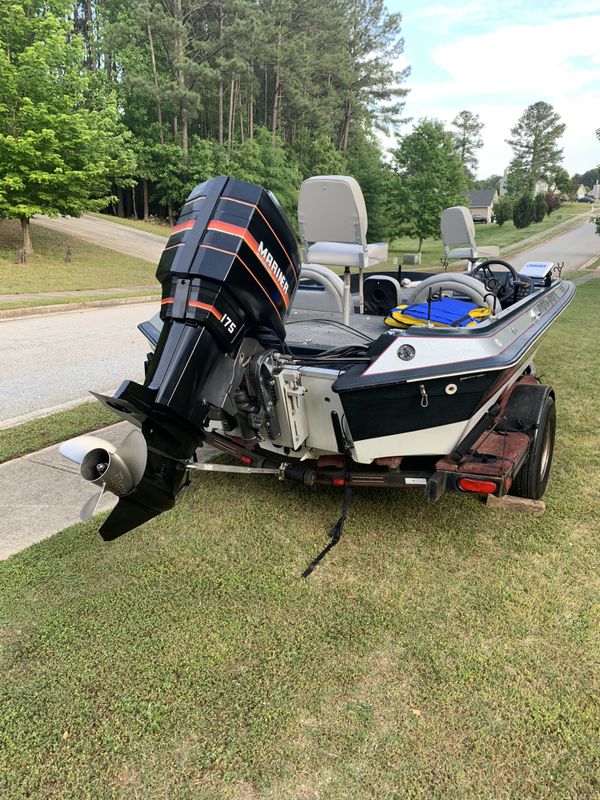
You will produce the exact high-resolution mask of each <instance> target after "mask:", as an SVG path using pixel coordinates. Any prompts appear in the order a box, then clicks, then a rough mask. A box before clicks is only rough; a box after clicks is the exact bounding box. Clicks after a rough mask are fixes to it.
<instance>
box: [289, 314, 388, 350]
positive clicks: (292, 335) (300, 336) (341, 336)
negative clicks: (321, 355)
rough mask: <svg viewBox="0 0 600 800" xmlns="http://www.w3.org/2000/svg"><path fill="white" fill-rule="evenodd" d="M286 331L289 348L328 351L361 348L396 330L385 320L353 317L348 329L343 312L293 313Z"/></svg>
mask: <svg viewBox="0 0 600 800" xmlns="http://www.w3.org/2000/svg"><path fill="white" fill-rule="evenodd" d="M285 328H286V332H287V337H286V341H287V342H288V343H289V344H303V345H311V346H313V347H314V346H323V347H326V348H328V347H339V346H342V345H348V344H361V343H364V342H366V341H367V338H368V339H371V340H375V339H378V338H379V337H380V336H381V334H382V333H387V332H388V331H390V330H392V328H388V327H387V325H386V324H385V323H384V321H383V317H375V316H370V315H368V314H351V315H350V324H349V327H346V326H344V318H343V314H342V313H341V312H335V311H305V310H295V309H292V311H291V312H290V315H289V317H288V319H287V321H286V325H285ZM366 337H367V338H366Z"/></svg>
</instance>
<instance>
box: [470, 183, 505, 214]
mask: <svg viewBox="0 0 600 800" xmlns="http://www.w3.org/2000/svg"><path fill="white" fill-rule="evenodd" d="M467 196H468V199H469V211H470V212H471V215H472V217H473V218H474V219H475V217H483V218H484V219H485V221H486V222H491V221H492V207H493V205H494V203H495V202H496V200H498V198H499V197H500V194H499V193H498V189H471V191H470V192H467ZM477 221H478V222H483V220H482V219H480V220H477Z"/></svg>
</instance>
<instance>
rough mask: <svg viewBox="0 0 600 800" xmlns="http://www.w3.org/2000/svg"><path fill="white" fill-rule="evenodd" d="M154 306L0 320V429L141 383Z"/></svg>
mask: <svg viewBox="0 0 600 800" xmlns="http://www.w3.org/2000/svg"><path fill="white" fill-rule="evenodd" d="M156 310H157V309H156V308H155V307H154V304H153V303H141V304H136V305H130V306H114V307H109V308H95V309H90V310H88V311H74V312H70V313H67V314H56V315H51V316H40V317H29V318H25V319H15V320H0V343H1V344H0V375H2V381H0V426H2V425H6V422H7V421H8V420H13V419H14V418H18V417H22V416H24V415H30V414H31V413H32V412H36V415H39V414H37V412H42V411H44V410H45V409H50V408H53V407H55V406H58V405H62V404H65V403H73V402H74V401H77V400H84V399H87V398H88V397H89V394H88V392H89V390H90V389H94V390H95V391H100V392H106V391H110V390H112V389H115V388H116V387H117V386H118V385H119V384H120V383H121V381H122V380H123V379H125V378H132V379H134V380H140V379H141V378H142V376H143V364H144V360H145V355H146V353H147V352H148V350H149V345H148V343H147V341H146V339H145V338H144V337H143V336H142V334H141V333H140V332H139V331H138V330H137V328H136V325H137V324H138V323H139V322H143V321H144V320H146V319H148V318H149V317H151V316H152V315H153V314H154V313H155V311H156Z"/></svg>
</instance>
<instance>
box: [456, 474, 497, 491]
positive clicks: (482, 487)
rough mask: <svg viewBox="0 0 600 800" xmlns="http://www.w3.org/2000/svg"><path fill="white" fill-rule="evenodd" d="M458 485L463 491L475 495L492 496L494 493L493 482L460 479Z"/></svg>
mask: <svg viewBox="0 0 600 800" xmlns="http://www.w3.org/2000/svg"><path fill="white" fill-rule="evenodd" d="M458 485H459V487H460V488H461V489H462V490H463V491H465V492H475V493H476V494H493V493H494V492H495V491H496V484H495V483H494V481H482V480H477V479H476V478H461V479H460V480H459V482H458Z"/></svg>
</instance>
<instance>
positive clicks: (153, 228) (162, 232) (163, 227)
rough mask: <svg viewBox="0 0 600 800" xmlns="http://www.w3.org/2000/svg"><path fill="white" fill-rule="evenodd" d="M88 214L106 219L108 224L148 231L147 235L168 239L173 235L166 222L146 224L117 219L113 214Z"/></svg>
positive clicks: (138, 220) (138, 221) (141, 221)
mask: <svg viewBox="0 0 600 800" xmlns="http://www.w3.org/2000/svg"><path fill="white" fill-rule="evenodd" d="M88 213H89V215H90V216H92V217H96V218H97V219H105V220H106V221H107V222H116V223H118V224H119V225H126V226H127V227H128V228H136V229H137V230H138V231H146V233H157V234H158V235H159V236H165V237H167V238H168V237H169V235H170V233H171V226H170V225H169V223H168V222H166V221H156V222H144V221H143V220H141V219H128V218H124V217H115V216H113V215H112V214H98V213H96V212H94V211H92V212H88Z"/></svg>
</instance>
